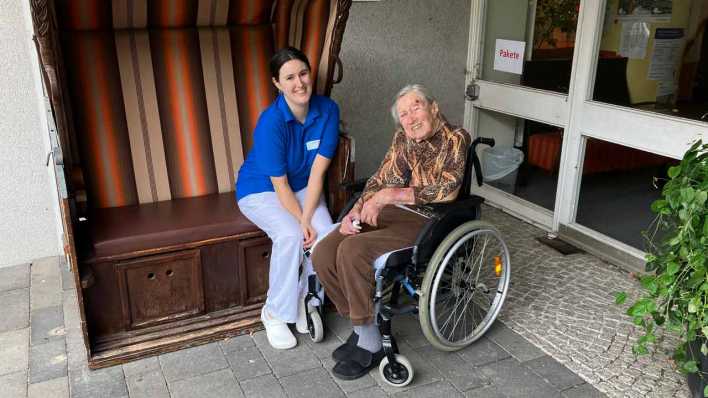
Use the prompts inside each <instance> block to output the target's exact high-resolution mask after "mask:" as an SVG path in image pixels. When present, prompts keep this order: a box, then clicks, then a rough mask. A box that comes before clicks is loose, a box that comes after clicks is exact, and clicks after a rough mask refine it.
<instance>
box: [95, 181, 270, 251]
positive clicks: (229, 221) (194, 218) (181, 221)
mask: <svg viewBox="0 0 708 398" xmlns="http://www.w3.org/2000/svg"><path fill="white" fill-rule="evenodd" d="M90 219H92V220H96V222H93V223H91V238H92V241H93V257H96V258H101V257H111V256H116V255H123V254H128V253H132V252H139V251H143V250H149V249H155V248H165V247H172V246H179V245H182V244H186V243H190V242H200V241H205V240H209V239H214V238H220V237H227V236H237V235H241V234H246V233H249V232H258V231H259V229H258V228H257V227H256V226H255V225H253V224H252V223H251V222H250V221H248V219H246V217H244V216H243V215H242V214H241V212H240V211H239V209H238V206H237V205H236V200H235V199H234V194H233V192H228V193H222V194H211V195H205V196H198V197H194V198H184V199H173V200H168V201H163V202H156V203H145V204H140V205H132V206H123V207H109V208H102V209H95V210H93V211H92V214H91V216H90Z"/></svg>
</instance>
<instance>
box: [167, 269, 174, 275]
mask: <svg viewBox="0 0 708 398" xmlns="http://www.w3.org/2000/svg"><path fill="white" fill-rule="evenodd" d="M174 274H175V272H174V271H172V270H171V269H168V270H167V272H165V275H167V276H172V275H174Z"/></svg>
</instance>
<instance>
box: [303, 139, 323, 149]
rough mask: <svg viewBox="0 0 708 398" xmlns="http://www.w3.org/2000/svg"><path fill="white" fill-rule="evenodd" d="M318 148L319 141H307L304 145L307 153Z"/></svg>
mask: <svg viewBox="0 0 708 398" xmlns="http://www.w3.org/2000/svg"><path fill="white" fill-rule="evenodd" d="M319 147H320V140H312V141H307V142H306V143H305V148H307V150H308V151H312V150H314V149H317V148H319Z"/></svg>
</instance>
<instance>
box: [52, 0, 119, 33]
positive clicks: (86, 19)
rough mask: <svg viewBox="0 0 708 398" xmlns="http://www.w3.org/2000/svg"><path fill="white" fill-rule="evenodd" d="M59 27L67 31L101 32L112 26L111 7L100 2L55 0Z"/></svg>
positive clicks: (92, 0) (97, 0)
mask: <svg viewBox="0 0 708 398" xmlns="http://www.w3.org/2000/svg"><path fill="white" fill-rule="evenodd" d="M55 8H56V10H57V17H58V19H59V21H60V25H59V26H60V27H61V28H62V29H68V30H102V29H110V28H111V27H112V26H113V19H112V16H111V5H110V4H108V3H107V2H105V1H100V0H56V4H55Z"/></svg>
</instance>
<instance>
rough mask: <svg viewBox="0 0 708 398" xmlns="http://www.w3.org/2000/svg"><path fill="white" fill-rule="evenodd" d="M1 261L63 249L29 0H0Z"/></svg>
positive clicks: (22, 259)
mask: <svg viewBox="0 0 708 398" xmlns="http://www.w3.org/2000/svg"><path fill="white" fill-rule="evenodd" d="M0 54H2V57H0V109H1V110H2V115H0V181H2V184H3V185H2V189H0V267H3V266H8V265H14V264H19V263H23V262H29V261H30V260H32V259H35V258H40V257H46V256H54V255H58V254H59V253H60V252H61V244H60V242H59V236H60V235H59V231H60V225H61V224H60V222H59V220H60V219H59V218H58V209H57V207H58V203H57V193H56V186H55V185H54V181H53V178H54V176H53V174H52V173H53V171H52V168H48V167H46V166H45V163H44V162H45V156H46V154H47V152H48V150H49V138H48V135H47V121H46V117H45V115H44V112H43V99H42V96H41V94H40V93H41V92H42V91H41V90H42V87H41V81H40V77H39V69H38V68H39V67H38V64H37V61H36V55H35V53H34V47H33V43H32V22H31V16H30V10H29V2H28V1H26V0H24V1H0Z"/></svg>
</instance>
